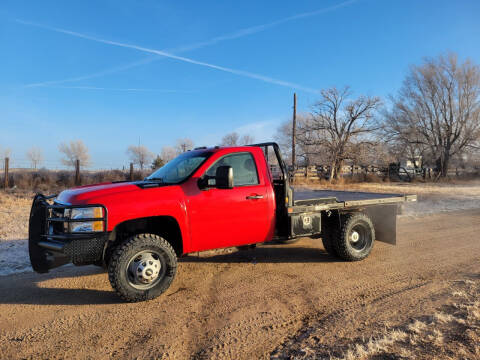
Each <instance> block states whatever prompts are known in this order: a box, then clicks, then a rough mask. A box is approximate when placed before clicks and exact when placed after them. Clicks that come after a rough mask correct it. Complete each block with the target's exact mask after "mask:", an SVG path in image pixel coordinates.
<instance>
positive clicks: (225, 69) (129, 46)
mask: <svg viewBox="0 0 480 360" xmlns="http://www.w3.org/2000/svg"><path fill="white" fill-rule="evenodd" d="M16 21H18V22H19V23H22V24H25V25H31V26H36V27H40V28H44V29H47V30H51V31H55V32H58V33H63V34H67V35H71V36H75V37H78V38H82V39H87V40H91V41H95V42H99V43H103V44H107V45H113V46H119V47H124V48H127V49H133V50H137V51H141V52H145V53H150V54H155V55H160V56H164V57H167V58H170V59H174V60H178V61H182V62H186V63H190V64H194V65H199V66H203V67H207V68H211V69H215V70H219V71H223V72H228V73H231V74H235V75H239V76H244V77H248V78H251V79H256V80H260V81H263V82H267V83H271V84H276V85H280V86H285V87H289V88H294V89H298V90H303V91H305V92H310V93H318V90H315V89H313V88H309V87H305V86H302V85H298V84H295V83H292V82H288V81H284V80H279V79H274V78H271V77H268V76H265V75H260V74H255V73H252V72H249V71H243V70H237V69H232V68H228V67H225V66H220V65H215V64H211V63H207V62H203V61H198V60H194V59H190V58H187V57H184V56H179V55H175V54H171V53H168V52H165V51H162V50H156V49H150V48H147V47H143V46H138V45H134V44H126V43H122V42H118V41H112V40H106V39H101V38H98V37H94V36H90V35H86V34H82V33H78V32H74V31H70V30H65V29H60V28H55V27H51V26H46V25H42V24H37V23H32V22H28V21H23V20H16Z"/></svg>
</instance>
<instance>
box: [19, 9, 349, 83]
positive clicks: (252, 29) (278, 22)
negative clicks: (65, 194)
mask: <svg viewBox="0 0 480 360" xmlns="http://www.w3.org/2000/svg"><path fill="white" fill-rule="evenodd" d="M356 1H358V0H348V1H344V2H342V3H340V4H337V5H333V6H329V7H327V8H324V9H319V10H315V11H310V12H305V13H300V14H296V15H292V16H289V17H286V18H283V19H279V20H275V21H272V22H269V23H265V24H261V25H256V26H251V27H248V28H244V29H240V30H237V31H234V32H232V33H229V34H225V35H220V36H217V37H214V38H212V39H209V40H206V41H201V42H197V43H193V44H189V45H184V46H179V47H176V48H171V49H166V50H154V49H147V48H140V47H137V46H134V45H130V44H122V43H118V42H114V41H108V40H103V39H98V38H94V37H91V36H87V35H84V34H80V33H75V32H72V31H68V30H63V29H58V28H53V27H49V26H45V25H41V24H37V23H32V22H28V21H24V20H16V21H17V22H19V23H21V24H24V25H30V26H36V27H42V28H45V29H48V30H52V31H56V32H61V33H65V34H68V35H72V36H77V37H81V38H85V39H89V40H93V41H97V42H103V43H106V44H110V45H117V46H123V47H130V48H134V49H137V50H140V51H145V52H151V53H154V54H156V55H159V56H161V57H157V56H155V57H150V58H147V59H143V60H140V61H136V62H133V63H129V64H126V65H122V66H118V67H114V68H111V69H107V70H103V71H99V72H96V73H93V74H88V75H84V76H79V77H72V78H67V79H62V80H53V81H46V82H40V83H33V84H28V85H25V87H37V86H50V85H55V84H61V83H65V82H74V81H81V80H87V79H92V78H96V77H100V76H104V75H108V74H112V73H116V72H119V71H124V70H127V69H130V68H133V67H137V66H140V65H143V64H147V63H150V62H153V61H156V60H158V59H160V58H162V57H172V56H168V55H167V54H169V55H173V56H176V55H174V54H175V53H181V52H186V51H191V50H195V49H200V48H203V47H206V46H210V45H214V44H217V43H220V42H223V41H227V40H234V39H238V38H241V37H244V36H248V35H252V34H256V33H259V32H262V31H265V30H267V29H270V28H273V27H275V26H278V25H281V24H284V23H287V22H290V21H295V20H299V19H303V18H308V17H313V16H317V15H320V14H323V13H326V12H329V11H333V10H336V9H339V8H341V7H344V6H347V5H350V4H352V3H354V2H356ZM150 50H151V51H150ZM177 60H181V61H182V60H183V61H185V60H191V59H188V58H182V57H178V58H177ZM187 62H192V63H195V64H197V65H203V66H208V67H213V68H216V69H217V70H221V71H227V72H231V73H234V74H237V75H241V76H247V77H251V78H255V79H258V80H262V81H265V82H271V83H275V84H277V85H282V86H290V87H295V88H298V89H301V90H305V91H311V90H312V89H308V88H304V87H303V86H298V85H296V86H291V85H295V84H292V83H288V82H285V81H282V80H276V79H272V78H269V77H266V76H263V75H258V74H253V73H249V72H245V71H241V70H234V69H229V68H224V67H221V66H216V65H213V64H207V63H202V62H198V61H195V60H192V61H187ZM210 65H211V66H210ZM306 89H308V90H306ZM314 92H317V91H315V90H314Z"/></svg>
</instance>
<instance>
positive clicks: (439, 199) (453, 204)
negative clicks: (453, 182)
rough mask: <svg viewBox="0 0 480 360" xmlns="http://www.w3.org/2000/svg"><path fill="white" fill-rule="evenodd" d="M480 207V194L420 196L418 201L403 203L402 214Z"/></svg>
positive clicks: (423, 213) (409, 214)
mask: <svg viewBox="0 0 480 360" xmlns="http://www.w3.org/2000/svg"><path fill="white" fill-rule="evenodd" d="M472 209H480V196H475V195H473V196H472V195H469V196H466V195H456V196H431V195H428V196H422V195H419V196H418V200H417V202H411V203H406V204H404V205H403V211H402V215H401V216H422V215H432V214H438V213H442V212H448V211H460V210H472Z"/></svg>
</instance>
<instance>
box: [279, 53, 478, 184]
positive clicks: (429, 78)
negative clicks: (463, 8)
mask: <svg viewBox="0 0 480 360" xmlns="http://www.w3.org/2000/svg"><path fill="white" fill-rule="evenodd" d="M295 130H296V131H295V132H296V147H295V152H296V157H297V159H296V160H298V161H300V162H301V163H302V164H304V165H310V164H328V165H329V168H330V179H332V180H333V179H336V178H338V176H339V174H340V171H341V167H342V165H343V164H344V163H345V161H349V162H350V163H351V164H352V165H360V164H365V165H370V164H374V163H377V164H379V163H383V164H388V163H390V162H399V161H400V160H402V159H403V160H411V161H412V162H413V163H415V160H416V159H418V158H421V159H422V161H423V163H424V164H427V165H429V166H430V167H432V168H433V169H434V170H435V171H436V173H437V176H438V177H445V176H446V175H447V174H448V169H449V166H450V163H451V160H452V159H454V158H455V159H457V160H460V161H465V160H466V159H468V158H469V157H470V158H471V157H472V156H473V155H477V156H478V150H480V68H479V66H478V65H476V64H474V63H473V62H472V61H470V60H466V61H464V62H460V61H459V59H458V56H457V55H456V54H453V53H450V54H447V55H441V56H438V57H436V58H426V59H425V60H424V61H423V63H422V64H420V65H414V66H411V67H410V69H409V71H408V74H407V76H406V78H405V80H404V82H403V84H402V86H401V88H400V90H399V92H398V94H396V95H392V96H390V97H389V98H387V99H386V100H382V99H380V98H379V97H376V96H366V95H360V96H358V97H353V92H352V90H351V89H350V88H349V87H345V88H342V89H338V88H336V87H332V88H328V89H324V90H322V91H321V93H320V99H319V100H318V101H317V102H316V103H315V104H313V106H312V108H311V111H309V112H307V113H304V114H301V115H300V116H298V117H297V121H296V129H295ZM292 133H293V128H292V123H291V122H290V121H287V122H285V123H284V124H283V125H282V126H281V127H280V128H279V129H278V131H277V135H276V138H277V140H278V142H279V143H280V144H281V147H282V149H283V151H284V153H285V155H286V156H287V157H290V161H291V153H292V152H291V137H292ZM298 161H297V162H298ZM293 163H295V162H293Z"/></svg>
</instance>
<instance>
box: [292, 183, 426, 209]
mask: <svg viewBox="0 0 480 360" xmlns="http://www.w3.org/2000/svg"><path fill="white" fill-rule="evenodd" d="M416 200H417V196H416V195H404V194H384V193H371V192H360V191H340V190H323V189H322V190H311V189H303V188H299V189H294V193H293V206H294V207H297V206H300V207H305V206H319V207H320V208H319V209H318V210H328V209H341V208H355V207H362V206H369V205H380V204H400V203H403V202H411V201H416Z"/></svg>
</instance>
